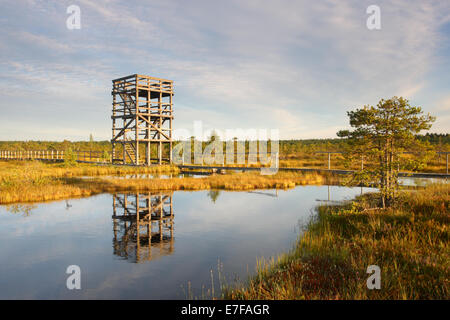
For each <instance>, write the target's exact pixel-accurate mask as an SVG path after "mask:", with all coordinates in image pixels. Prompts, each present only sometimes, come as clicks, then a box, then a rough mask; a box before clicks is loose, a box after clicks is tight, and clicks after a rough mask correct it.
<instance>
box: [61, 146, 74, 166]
mask: <svg viewBox="0 0 450 320" xmlns="http://www.w3.org/2000/svg"><path fill="white" fill-rule="evenodd" d="M64 165H65V166H67V167H73V166H76V165H77V155H76V154H75V152H73V150H72V148H68V149H67V150H66V151H64Z"/></svg>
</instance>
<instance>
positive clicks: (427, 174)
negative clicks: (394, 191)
mask: <svg viewBox="0 0 450 320" xmlns="http://www.w3.org/2000/svg"><path fill="white" fill-rule="evenodd" d="M178 167H179V168H180V169H189V170H196V169H197V170H233V171H259V170H261V168H260V167H232V166H196V165H179V166H178ZM278 171H293V172H317V173H334V174H351V173H353V172H355V170H342V169H319V168H288V167H280V168H278ZM398 176H399V177H411V178H439V179H446V178H450V174H446V173H432V172H414V173H410V172H399V174H398Z"/></svg>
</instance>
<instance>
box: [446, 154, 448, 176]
mask: <svg viewBox="0 0 450 320" xmlns="http://www.w3.org/2000/svg"><path fill="white" fill-rule="evenodd" d="M446 166H447V174H448V153H447V165H446Z"/></svg>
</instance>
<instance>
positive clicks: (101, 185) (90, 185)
mask: <svg viewBox="0 0 450 320" xmlns="http://www.w3.org/2000/svg"><path fill="white" fill-rule="evenodd" d="M0 170H1V171H0V191H1V192H0V203H1V204H6V203H17V202H35V201H49V200H59V199H67V198H72V197H84V196H90V195H93V194H98V193H103V192H120V191H157V190H208V189H224V190H236V191H239V190H252V189H267V188H278V189H287V188H293V187H295V186H296V185H301V184H324V183H337V181H338V178H337V177H335V176H332V175H328V176H325V175H319V174H313V173H290V172H279V173H277V174H275V175H261V174H260V173H259V172H253V173H233V174H227V175H213V176H208V177H205V178H169V179H142V178H140V179H118V178H105V177H93V178H89V179H84V178H80V176H88V175H89V176H100V175H111V174H114V175H119V174H132V173H163V172H177V170H178V168H176V167H150V168H146V167H116V166H101V167H97V166H93V165H83V166H77V167H70V168H66V167H63V166H61V165H48V164H42V163H33V162H31V163H29V162H28V163H27V162H17V163H12V162H8V163H4V162H3V163H2V162H0Z"/></svg>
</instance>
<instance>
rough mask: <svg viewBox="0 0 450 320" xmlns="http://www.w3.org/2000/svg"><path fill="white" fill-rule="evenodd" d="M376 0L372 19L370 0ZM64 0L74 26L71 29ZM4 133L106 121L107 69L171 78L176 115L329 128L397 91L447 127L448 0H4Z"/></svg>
mask: <svg viewBox="0 0 450 320" xmlns="http://www.w3.org/2000/svg"><path fill="white" fill-rule="evenodd" d="M372 4H376V5H378V6H379V7H380V9H381V30H368V29H367V27H366V20H367V18H368V16H369V15H368V14H366V8H367V7H368V6H369V5H372ZM69 5H78V6H79V7H80V9H81V29H79V30H69V29H67V28H66V20H67V18H68V17H69V14H67V13H66V9H67V7H68V6H69ZM0 12H1V18H0V49H1V50H0V56H1V60H0V71H1V75H2V77H1V78H0V93H1V99H0V111H1V113H0V114H1V116H0V140H23V139H26V140H31V139H33V140H36V139H43V140H63V139H69V140H87V139H88V138H89V134H91V133H92V134H93V136H94V138H95V139H96V140H100V139H101V140H106V139H110V138H111V137H110V135H111V119H110V113H111V80H112V79H115V78H119V77H122V76H125V75H129V74H134V73H139V74H146V75H150V76H155V77H161V78H167V79H172V80H174V81H175V96H174V112H175V120H174V128H185V129H192V127H193V121H196V120H201V121H202V122H203V125H204V127H205V128H216V129H219V130H224V129H235V128H243V129H248V128H256V129H279V130H280V137H281V138H283V139H286V138H327V137H335V133H336V131H338V130H340V129H343V128H346V127H348V118H347V115H346V111H348V110H351V109H355V108H357V107H362V106H363V105H365V104H371V105H374V104H376V103H377V102H378V100H379V99H380V98H388V97H392V96H394V95H402V96H404V97H406V98H408V99H409V100H410V102H411V104H412V105H418V106H421V107H422V108H423V109H424V111H426V112H430V113H431V114H433V115H435V116H437V121H436V123H435V125H434V126H433V128H432V130H431V131H432V132H449V131H450V130H449V127H450V126H449V123H450V72H449V71H450V41H449V40H450V39H449V38H450V2H449V1H444V0H443V1H423V0H418V1H416V0H414V1H375V0H371V1H364V0H355V1H348V0H343V1H331V0H329V1H323V0H317V1H253V0H246V1H212V0H210V1H206V0H205V1H195V0H193V1H113V0H98V1H87V0H78V1H75V0H74V1H32V0H28V1H25V0H22V1H20V0H19V1H17V0H14V1H5V0H3V1H1V3H0Z"/></svg>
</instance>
